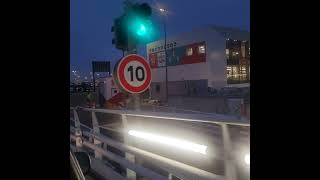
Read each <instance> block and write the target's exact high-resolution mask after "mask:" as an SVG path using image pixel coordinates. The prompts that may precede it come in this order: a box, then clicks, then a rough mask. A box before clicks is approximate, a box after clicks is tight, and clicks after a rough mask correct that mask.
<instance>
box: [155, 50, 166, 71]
mask: <svg viewBox="0 0 320 180" xmlns="http://www.w3.org/2000/svg"><path fill="white" fill-rule="evenodd" d="M157 56H158V57H157V59H158V67H164V66H166V54H165V53H164V51H162V52H158V53H157Z"/></svg>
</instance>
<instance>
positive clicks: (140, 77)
mask: <svg viewBox="0 0 320 180" xmlns="http://www.w3.org/2000/svg"><path fill="white" fill-rule="evenodd" d="M123 73H124V77H125V80H126V81H127V82H128V84H130V86H133V87H139V86H141V85H142V84H143V83H144V82H145V81H146V68H145V67H144V65H143V64H142V63H140V62H139V61H130V62H129V63H128V64H127V65H126V66H125V68H124V72H123Z"/></svg>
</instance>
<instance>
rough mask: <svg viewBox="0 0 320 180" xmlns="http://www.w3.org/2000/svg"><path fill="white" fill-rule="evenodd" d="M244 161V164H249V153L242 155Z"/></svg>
mask: <svg viewBox="0 0 320 180" xmlns="http://www.w3.org/2000/svg"><path fill="white" fill-rule="evenodd" d="M244 162H245V163H246V165H250V154H246V155H245V156H244Z"/></svg>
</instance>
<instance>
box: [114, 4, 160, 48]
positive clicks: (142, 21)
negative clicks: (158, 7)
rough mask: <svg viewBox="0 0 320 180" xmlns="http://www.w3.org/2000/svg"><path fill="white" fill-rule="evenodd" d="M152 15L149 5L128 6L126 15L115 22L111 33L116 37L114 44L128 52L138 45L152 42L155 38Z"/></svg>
mask: <svg viewBox="0 0 320 180" xmlns="http://www.w3.org/2000/svg"><path fill="white" fill-rule="evenodd" d="M151 14H152V10H151V7H150V6H149V5H148V4H147V3H142V4H139V3H136V4H130V5H129V6H127V8H126V11H125V13H124V14H123V15H122V16H120V17H119V18H116V19H115V20H114V26H113V27H112V30H111V31H112V32H114V35H115V37H114V39H113V40H112V44H115V46H116V48H117V49H121V50H125V51H128V50H132V49H134V48H135V47H136V45H138V44H141V43H147V42H149V41H151V40H152V38H153V36H154V29H153V24H152V21H151Z"/></svg>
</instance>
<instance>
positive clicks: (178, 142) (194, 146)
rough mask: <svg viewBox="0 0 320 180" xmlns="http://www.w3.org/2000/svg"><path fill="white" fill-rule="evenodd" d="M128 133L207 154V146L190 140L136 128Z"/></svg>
mask: <svg viewBox="0 0 320 180" xmlns="http://www.w3.org/2000/svg"><path fill="white" fill-rule="evenodd" d="M128 133H129V135H131V136H135V137H139V138H142V139H145V140H149V141H153V142H157V143H160V144H165V145H168V146H172V147H176V148H179V149H184V150H188V151H193V152H198V153H201V154H207V153H206V150H207V146H204V145H200V144H195V143H192V142H188V141H184V140H180V139H176V138H170V137H164V136H160V135H156V134H151V133H146V132H140V131H136V130H130V131H129V132H128Z"/></svg>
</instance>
